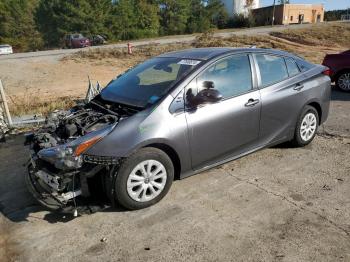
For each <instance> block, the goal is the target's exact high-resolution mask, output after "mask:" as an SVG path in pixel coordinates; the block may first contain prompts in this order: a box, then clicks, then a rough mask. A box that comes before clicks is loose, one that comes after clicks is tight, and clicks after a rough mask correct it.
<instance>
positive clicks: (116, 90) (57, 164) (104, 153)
mask: <svg viewBox="0 0 350 262" xmlns="http://www.w3.org/2000/svg"><path fill="white" fill-rule="evenodd" d="M330 94H331V80H330V78H329V70H328V68H326V67H324V66H322V65H315V64H311V63H309V62H306V61H305V60H303V59H302V58H300V57H298V56H295V55H293V54H290V53H286V52H282V51H277V50H271V49H258V48H245V49H235V48H203V49H201V48H200V49H190V50H183V51H177V52H171V53H166V54H162V55H160V56H157V57H155V58H152V59H149V60H147V61H145V62H144V63H142V64H139V65H137V66H135V67H134V68H132V69H130V70H128V71H126V72H125V73H124V74H122V75H120V76H118V77H117V78H115V79H114V80H112V81H111V82H110V83H109V84H108V85H107V86H106V87H105V88H104V89H103V90H102V91H101V92H100V93H99V94H98V95H97V96H96V97H94V98H93V99H92V100H91V101H90V102H87V103H84V104H78V105H77V106H75V107H74V108H72V109H71V110H68V111H55V112H53V113H52V114H51V115H50V116H49V117H48V118H47V121H46V123H45V125H44V126H43V127H42V128H41V129H40V130H39V131H37V132H35V133H33V134H31V135H27V141H26V142H27V144H29V145H30V151H31V156H30V161H29V164H28V173H27V174H26V181H27V184H28V187H29V189H30V191H31V192H32V194H33V195H34V196H35V198H36V199H37V200H38V201H39V202H40V203H41V204H43V205H45V206H46V207H48V208H50V209H54V210H68V209H69V208H72V207H73V208H78V207H77V206H79V204H80V203H84V201H85V200H90V199H94V197H95V196H97V195H98V196H99V197H103V198H104V199H105V200H107V201H108V202H110V203H112V204H113V205H115V204H117V203H118V204H120V205H121V206H123V207H125V208H127V209H141V208H145V207H149V206H151V205H153V204H155V203H157V202H158V201H160V200H161V199H162V198H163V197H164V196H165V195H166V194H167V192H168V191H169V189H170V186H171V184H172V182H173V180H174V178H179V179H181V178H185V177H188V176H190V175H193V174H196V173H199V172H201V171H203V170H206V169H209V168H211V167H214V166H217V165H220V164H223V163H225V162H227V161H231V160H234V159H237V158H239V157H242V156H244V155H247V154H249V153H252V152H254V151H257V150H259V149H262V148H265V147H269V146H272V145H276V144H280V143H283V142H287V141H290V142H291V143H292V144H294V146H305V145H307V144H309V143H310V142H311V141H312V140H313V139H314V137H315V135H316V132H317V128H318V126H319V125H321V124H322V123H323V122H325V121H326V119H327V117H328V111H329V105H330ZM99 199H100V198H99ZM91 201H92V200H91Z"/></svg>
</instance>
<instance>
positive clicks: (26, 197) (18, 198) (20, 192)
mask: <svg viewBox="0 0 350 262" xmlns="http://www.w3.org/2000/svg"><path fill="white" fill-rule="evenodd" d="M24 140H25V139H24V136H23V135H16V136H12V137H9V138H7V139H6V141H5V142H2V143H0V156H1V162H0V163H1V164H0V181H1V183H0V212H1V213H2V214H3V215H4V216H5V217H6V218H7V219H9V220H10V221H12V222H16V223H18V222H23V221H28V218H30V217H35V213H36V212H41V211H49V210H47V209H45V208H44V207H42V206H41V205H40V204H39V203H37V201H36V200H35V199H34V198H33V196H32V195H31V193H30V192H29V191H28V189H27V186H26V183H25V178H24V174H25V172H27V163H28V156H29V150H28V148H27V147H25V146H24V145H23V144H24ZM72 210H74V209H72ZM78 210H79V212H78V217H79V216H80V215H82V214H91V213H95V212H124V211H126V210H125V209H123V208H122V207H118V206H117V207H115V208H112V207H111V206H110V205H108V203H102V202H95V203H93V204H92V205H89V206H87V205H86V206H82V207H79V208H78ZM74 218H76V217H75V216H74V215H73V211H72V212H70V213H68V212H67V213H60V212H53V211H49V212H47V213H46V214H45V215H44V217H43V218H40V219H44V220H46V221H47V222H49V223H67V222H69V221H71V220H73V219H74Z"/></svg>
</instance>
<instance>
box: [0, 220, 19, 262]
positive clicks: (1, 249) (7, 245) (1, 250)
mask: <svg viewBox="0 0 350 262" xmlns="http://www.w3.org/2000/svg"><path fill="white" fill-rule="evenodd" d="M11 229H12V226H11V225H10V224H9V222H7V221H6V220H5V219H4V218H3V217H2V215H0V258H1V261H2V262H12V261H17V257H18V254H19V252H18V251H17V249H16V247H15V245H14V244H13V243H12V241H11V240H10V237H11Z"/></svg>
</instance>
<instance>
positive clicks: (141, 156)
mask: <svg viewBox="0 0 350 262" xmlns="http://www.w3.org/2000/svg"><path fill="white" fill-rule="evenodd" d="M147 160H156V161H158V162H160V163H161V164H162V165H163V166H164V168H165V170H166V182H165V186H164V188H163V189H162V191H161V192H160V193H159V195H157V196H156V197H155V198H153V199H152V200H150V201H147V202H138V201H136V200H134V199H132V198H131V196H130V195H129V193H128V191H127V183H128V178H129V175H130V174H131V172H132V171H133V169H134V168H135V167H136V166H137V165H138V164H140V163H141V162H143V161H147ZM117 172H118V174H117V178H116V180H115V185H114V187H115V198H116V201H117V202H118V203H119V204H120V205H122V206H123V207H125V208H126V209H129V210H136V209H142V208H146V207H149V206H152V205H154V204H156V203H157V202H159V201H160V200H161V199H162V198H163V197H164V196H165V195H166V194H167V193H168V191H169V189H170V187H171V184H172V182H173V180H174V166H173V163H172V161H171V159H170V158H169V156H168V155H167V154H165V153H164V152H163V151H162V150H159V149H157V148H153V147H146V148H142V149H140V150H138V151H137V152H136V153H134V154H133V155H131V156H129V157H128V158H127V159H126V160H125V161H124V162H123V163H122V164H121V166H120V168H119V169H118V171H117ZM144 194H146V192H145V193H144Z"/></svg>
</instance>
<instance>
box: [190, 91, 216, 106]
mask: <svg viewBox="0 0 350 262" xmlns="http://www.w3.org/2000/svg"><path fill="white" fill-rule="evenodd" d="M196 100H197V105H201V104H214V103H217V102H219V101H220V100H222V95H221V93H220V92H219V91H218V90H216V89H214V88H210V89H203V90H201V91H199V93H198V94H197V95H196Z"/></svg>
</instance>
